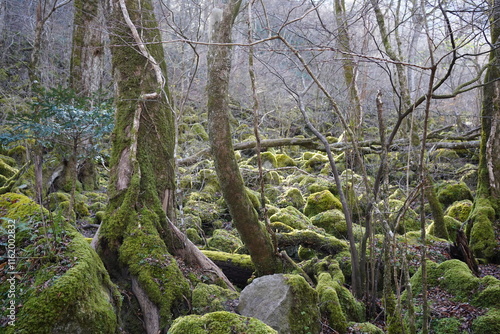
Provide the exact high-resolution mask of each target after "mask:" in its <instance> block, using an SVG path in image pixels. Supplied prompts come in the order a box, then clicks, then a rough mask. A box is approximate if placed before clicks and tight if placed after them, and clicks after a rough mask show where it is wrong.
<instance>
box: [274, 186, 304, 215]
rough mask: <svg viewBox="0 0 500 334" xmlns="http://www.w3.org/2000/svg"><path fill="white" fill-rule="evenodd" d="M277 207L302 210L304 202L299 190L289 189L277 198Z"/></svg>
mask: <svg viewBox="0 0 500 334" xmlns="http://www.w3.org/2000/svg"><path fill="white" fill-rule="evenodd" d="M277 204H278V206H279V207H282V208H283V207H287V206H293V207H294V208H297V209H299V210H302V208H303V207H304V204H305V201H304V196H303V195H302V192H301V191H300V189H298V188H295V187H291V188H288V189H287V190H286V191H285V193H284V194H283V195H281V196H280V197H279V198H278V203H277Z"/></svg>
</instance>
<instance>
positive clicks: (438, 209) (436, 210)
mask: <svg viewBox="0 0 500 334" xmlns="http://www.w3.org/2000/svg"><path fill="white" fill-rule="evenodd" d="M424 173H425V178H426V182H425V189H424V193H425V197H426V198H427V202H429V207H430V209H431V213H432V217H433V218H434V235H435V236H436V237H438V238H443V239H448V238H449V235H448V230H447V229H446V223H445V222H444V213H443V207H442V205H441V203H439V200H438V198H437V195H436V191H435V189H434V182H432V180H431V177H430V175H429V172H428V171H427V170H426V171H424Z"/></svg>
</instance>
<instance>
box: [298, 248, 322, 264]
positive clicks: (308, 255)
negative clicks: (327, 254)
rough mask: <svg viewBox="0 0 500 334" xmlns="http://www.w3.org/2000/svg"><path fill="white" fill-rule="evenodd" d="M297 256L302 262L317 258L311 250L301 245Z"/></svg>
mask: <svg viewBox="0 0 500 334" xmlns="http://www.w3.org/2000/svg"><path fill="white" fill-rule="evenodd" d="M297 255H298V256H299V259H301V260H302V261H305V260H310V259H312V258H314V257H317V256H318V254H317V253H316V252H315V251H314V250H312V249H311V248H307V247H304V246H302V245H300V246H299V249H298V251H297Z"/></svg>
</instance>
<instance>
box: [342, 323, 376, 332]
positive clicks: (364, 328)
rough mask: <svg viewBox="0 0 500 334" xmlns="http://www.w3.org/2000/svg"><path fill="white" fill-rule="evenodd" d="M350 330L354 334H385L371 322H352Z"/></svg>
mask: <svg viewBox="0 0 500 334" xmlns="http://www.w3.org/2000/svg"><path fill="white" fill-rule="evenodd" d="M349 329H350V330H352V333H363V334H384V331H383V330H381V329H380V328H378V327H377V326H375V325H374V324H372V323H369V322H361V323H360V322H356V323H355V322H352V323H349Z"/></svg>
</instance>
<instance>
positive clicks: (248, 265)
mask: <svg viewBox="0 0 500 334" xmlns="http://www.w3.org/2000/svg"><path fill="white" fill-rule="evenodd" d="M202 253H203V254H205V256H207V257H208V258H209V259H210V260H212V261H213V262H214V263H215V264H216V265H217V266H219V268H221V269H222V271H223V272H224V274H225V275H226V277H227V278H228V279H229V280H230V281H231V282H232V283H233V284H234V285H236V286H238V287H239V288H243V287H245V286H246V285H247V283H248V279H249V278H250V277H251V276H252V274H253V272H254V271H255V267H254V265H253V263H252V260H251V258H250V255H245V254H231V253H225V252H218V251H209V250H202Z"/></svg>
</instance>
